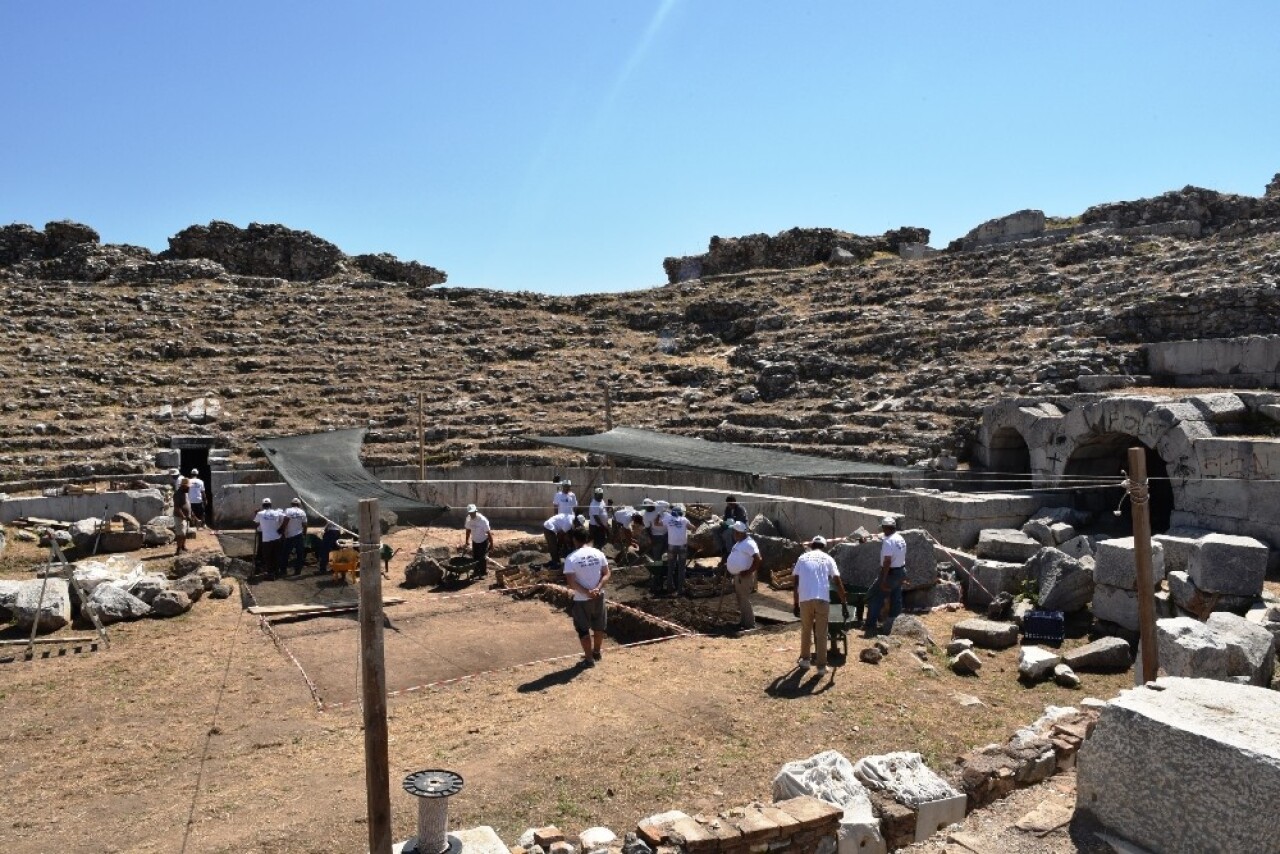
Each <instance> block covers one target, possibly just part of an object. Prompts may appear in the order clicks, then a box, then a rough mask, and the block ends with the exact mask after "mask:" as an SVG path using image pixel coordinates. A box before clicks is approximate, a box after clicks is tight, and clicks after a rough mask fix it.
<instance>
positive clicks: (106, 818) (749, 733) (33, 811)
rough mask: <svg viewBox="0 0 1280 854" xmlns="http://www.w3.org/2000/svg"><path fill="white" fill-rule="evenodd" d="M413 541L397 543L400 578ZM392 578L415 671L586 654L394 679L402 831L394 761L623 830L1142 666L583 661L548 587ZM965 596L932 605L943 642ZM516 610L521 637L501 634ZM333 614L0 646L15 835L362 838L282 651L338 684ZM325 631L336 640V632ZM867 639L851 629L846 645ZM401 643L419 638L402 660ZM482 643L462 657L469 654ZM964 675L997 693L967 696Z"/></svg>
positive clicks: (220, 848) (643, 653) (9, 826)
mask: <svg viewBox="0 0 1280 854" xmlns="http://www.w3.org/2000/svg"><path fill="white" fill-rule="evenodd" d="M519 536H522V535H519ZM198 539H201V540H205V542H203V543H200V544H201V545H202V546H203V545H208V542H207V539H206V538H204V537H202V538H198ZM11 542H12V540H11ZM407 552H408V550H406V552H405V553H402V554H401V555H400V556H398V558H397V562H393V565H392V577H393V578H399V577H400V575H401V574H402V572H401V570H400V569H398V568H397V563H398V562H400V561H401V560H403V558H404V557H405V555H406V554H407ZM164 554H165V555H168V554H169V550H165V552H164ZM38 557H39V552H37V551H36V550H35V549H34V548H33V547H30V546H25V545H24V544H13V545H12V546H11V547H10V549H9V553H8V554H7V555H6V556H5V558H4V560H3V561H2V562H0V576H3V577H24V576H26V575H27V573H26V569H25V567H26V566H27V565H29V564H30V562H32V561H34V560H36V559H38ZM149 563H151V564H153V565H154V566H156V567H157V568H159V567H161V566H163V565H164V563H165V559H164V558H163V557H161V556H160V555H157V554H155V553H152V560H150V561H149ZM386 593H387V595H396V596H403V597H404V598H406V599H407V600H408V602H407V603H406V604H405V605H402V606H395V607H392V608H389V609H388V610H387V614H388V618H389V619H390V620H391V621H392V623H393V624H394V623H395V622H396V621H398V620H404V621H405V622H406V623H409V622H411V621H410V620H409V618H408V616H406V617H403V618H402V617H399V616H397V610H396V609H397V608H403V609H405V610H404V611H403V612H399V613H403V614H405V615H412V614H415V613H416V614H420V616H419V617H418V618H415V620H413V621H412V622H413V623H414V631H415V633H416V634H415V635H414V637H415V639H416V640H415V642H405V643H404V644H402V645H401V646H399V647H393V646H392V642H390V641H389V643H388V650H389V655H391V657H392V658H394V659H397V660H393V661H392V662H391V663H390V664H391V667H392V671H393V672H397V671H396V668H401V669H402V670H406V671H407V672H405V673H404V674H403V675H404V676H405V678H406V679H409V678H412V677H416V676H417V675H418V674H417V673H415V672H413V670H412V664H411V662H412V661H419V662H425V661H431V660H432V659H433V658H434V657H435V656H449V655H453V652H452V651H453V650H456V649H457V648H458V647H460V646H463V647H466V648H467V649H466V653H465V655H466V656H480V657H483V655H485V654H486V652H487V651H489V650H495V649H499V648H501V649H502V657H503V660H504V661H506V660H508V659H509V658H510V657H511V652H512V650H513V649H515V650H520V649H522V648H525V649H527V653H528V654H527V655H525V656H524V657H523V659H522V660H523V661H530V660H533V659H538V658H543V657H545V656H544V654H545V653H548V652H550V653H555V652H557V651H558V650H560V649H567V650H569V651H570V657H569V658H561V659H557V660H552V661H541V662H538V663H533V664H526V665H524V666H518V667H503V668H501V669H497V670H490V672H485V673H481V674H480V675H477V676H474V677H472V678H467V679H462V680H459V681H453V682H449V683H446V684H443V685H439V686H437V687H431V688H426V689H422V690H419V691H415V692H410V693H405V694H401V695H398V696H394V697H392V698H391V700H390V702H389V716H390V721H389V726H390V755H391V768H392V780H391V781H390V787H391V791H392V807H393V813H394V819H395V835H396V837H397V838H406V837H408V836H409V835H410V834H411V832H412V831H413V826H414V821H415V814H416V805H415V803H414V802H413V800H412V799H411V798H410V797H409V796H407V795H405V794H403V793H402V792H401V790H400V785H399V783H400V780H401V779H402V777H403V775H405V774H408V773H409V772H411V771H415V770H419V769H422V768H428V767H442V768H449V769H452V770H456V771H458V772H459V773H461V774H462V775H463V776H464V778H465V779H466V787H465V789H464V790H463V792H462V794H461V795H460V796H458V797H457V798H455V799H454V801H453V802H452V803H451V816H452V821H453V823H454V824H455V826H471V825H476V824H490V825H493V826H495V827H496V828H497V829H498V831H499V833H500V834H501V835H502V836H503V838H505V839H507V840H512V839H514V838H515V836H517V835H518V834H519V833H520V831H522V830H523V829H524V828H525V827H527V826H530V825H540V824H545V823H550V822H554V823H557V824H559V825H560V826H561V827H562V828H564V829H565V830H567V831H574V832H576V831H578V830H581V829H582V828H585V827H587V826H590V825H594V824H604V825H607V826H611V827H613V828H615V829H616V830H618V831H623V830H626V829H630V828H632V827H633V826H634V825H635V823H636V821H637V820H638V819H640V818H642V817H644V816H646V815H649V814H652V813H654V812H658V811H660V810H664V809H669V808H680V809H684V810H686V811H690V812H692V811H713V810H717V809H721V808H725V807H730V806H735V805H738V804H741V803H745V802H747V801H750V800H752V799H758V798H768V797H769V785H770V781H771V779H772V777H773V775H774V774H775V773H776V771H777V768H778V766H779V765H781V764H782V763H783V762H785V761H787V760H790V759H795V758H800V757H804V756H808V755H810V754H812V753H815V752H817V751H819V750H823V749H828V748H835V749H839V750H841V751H843V752H844V753H845V754H846V755H849V756H851V757H854V758H856V757H860V756H863V755H867V754H870V753H879V752H884V751H890V750H917V751H920V752H921V753H923V754H924V756H925V757H926V759H927V760H928V762H929V763H930V764H931V765H932V766H933V767H935V768H938V769H945V768H946V767H947V766H948V765H949V763H950V762H951V761H952V760H953V759H954V757H955V756H956V755H957V754H959V753H960V752H962V751H963V750H965V749H967V748H969V747H972V746H975V745H981V744H986V743H989V742H992V741H997V740H1001V739H1003V738H1005V737H1007V736H1008V735H1009V734H1010V733H1011V732H1012V730H1013V729H1015V728H1016V727H1017V726H1018V725H1021V724H1024V723H1027V722H1029V721H1031V720H1033V719H1035V718H1036V717H1037V716H1038V715H1039V714H1040V713H1041V711H1042V710H1043V708H1044V706H1045V705H1047V704H1057V705H1064V704H1070V703H1072V702H1075V701H1078V700H1079V699H1080V698H1081V697H1082V696H1084V695H1085V694H1086V693H1087V694H1091V695H1095V696H1100V697H1109V696H1112V695H1114V694H1115V692H1116V691H1117V690H1118V689H1120V688H1122V687H1125V686H1127V685H1128V684H1131V676H1129V675H1126V674H1120V675H1117V676H1108V677H1100V676H1086V677H1085V680H1086V681H1085V687H1084V690H1083V691H1069V690H1066V689H1062V688H1059V687H1056V686H1054V685H1052V684H1042V685H1038V686H1035V687H1024V686H1022V685H1021V684H1019V682H1018V681H1017V679H1016V669H1017V668H1016V651H1005V652H1001V653H999V654H996V655H994V656H993V657H991V658H989V659H988V660H987V663H986V667H984V669H983V673H982V676H981V677H979V678H962V677H959V676H956V675H954V674H952V673H950V672H949V671H947V670H946V668H945V660H944V658H943V657H942V655H941V653H939V652H935V653H934V654H933V656H932V663H933V664H934V666H935V667H936V669H937V675H933V676H929V675H926V674H924V673H923V672H922V670H921V665H920V663H919V662H918V661H917V660H916V659H915V658H914V657H913V656H912V655H911V652H910V647H903V648H900V649H896V650H895V651H894V652H893V653H891V654H890V655H889V656H888V657H887V658H886V659H885V661H884V662H882V663H881V664H880V665H878V666H873V665H866V664H861V663H858V662H856V660H854V661H853V662H852V663H850V664H848V665H846V666H843V667H839V668H837V669H836V670H835V671H834V673H833V675H830V676H828V677H826V678H818V677H816V676H815V675H812V671H810V675H808V676H807V677H805V678H801V675H800V674H799V673H797V672H796V671H795V670H794V669H793V664H794V661H795V658H796V653H797V646H798V633H797V631H796V630H795V629H794V628H790V629H788V628H780V629H774V630H768V631H762V632H758V633H751V634H747V635H745V636H742V637H707V636H691V637H682V638H676V639H672V640H668V641H664V642H661V643H656V644H653V645H648V646H639V647H631V648H610V649H607V650H606V654H605V657H604V660H603V662H602V663H601V666H598V667H596V668H594V669H590V670H584V669H581V668H579V667H577V666H575V663H574V658H575V657H576V656H573V655H572V650H573V648H574V644H575V638H574V637H573V633H572V630H571V628H570V625H569V621H568V618H567V617H566V616H565V615H564V614H563V612H561V611H557V610H555V609H553V608H551V607H550V606H547V605H544V604H541V603H537V602H532V601H531V602H525V603H518V604H519V605H521V606H528V607H527V608H525V607H521V608H519V609H517V610H515V611H511V612H507V611H505V610H504V608H505V607H506V606H505V605H503V606H501V607H495V608H494V609H492V610H487V611H486V610H485V609H478V608H471V607H467V608H464V609H461V610H456V609H455V610H451V609H450V606H449V604H448V601H433V599H434V600H439V599H441V597H442V595H443V594H439V593H433V592H431V591H423V590H401V589H398V588H395V587H393V586H389V587H388V589H387V590H386ZM477 598H480V597H477ZM482 598H483V599H484V601H490V602H494V603H495V604H496V603H498V602H500V601H505V600H503V599H501V598H500V597H498V596H494V595H486V596H484V597H482ZM415 609H416V610H415ZM512 614H515V615H516V616H515V617H512V616H511V615H512ZM428 615H429V618H428ZM961 616H963V615H957V614H934V615H930V616H928V617H926V618H925V622H926V624H927V625H928V626H929V628H930V631H931V632H932V633H933V635H934V637H936V638H937V639H939V640H945V639H946V638H947V637H948V636H949V626H950V624H951V623H952V622H954V621H955V620H957V619H959V618H960V617H961ZM513 622H518V623H519V626H520V629H521V631H522V632H523V634H522V635H520V636H519V637H523V638H525V640H524V641H520V640H519V638H516V637H513V638H507V637H504V636H505V635H506V634H508V633H509V632H510V631H511V630H512V624H513ZM437 624H438V625H437ZM539 624H541V625H539ZM321 625H322V624H321V623H319V622H316V621H310V622H300V623H294V624H291V627H290V631H289V632H285V631H281V634H282V635H285V636H284V637H283V638H282V641H283V645H284V649H281V648H279V647H277V644H276V643H275V642H274V641H273V640H272V638H270V637H269V636H268V635H267V633H266V632H264V631H263V629H262V628H261V627H260V625H259V621H258V619H257V618H256V617H253V616H251V615H249V614H248V613H246V612H245V611H244V610H242V607H241V599H240V597H239V596H233V597H232V598H231V599H228V600H223V601H211V600H209V599H208V598H207V597H206V598H205V599H203V600H201V601H200V602H198V603H197V604H196V606H195V607H194V609H193V610H192V611H191V612H190V613H188V614H186V615H184V616H182V617H178V618H175V619H171V620H167V621H158V620H143V621H141V622H137V623H131V624H121V625H117V626H113V627H111V630H110V631H111V647H110V649H108V650H105V651H100V652H97V653H82V654H79V655H69V656H67V657H64V658H55V659H49V660H37V661H34V662H17V663H10V664H4V665H0V738H3V739H4V740H5V742H6V743H7V744H8V745H9V749H8V750H6V751H5V752H4V758H3V760H0V772H2V773H3V780H4V786H3V789H2V790H0V815H3V817H4V818H3V825H0V828H2V832H0V836H3V838H4V839H5V842H6V843H7V844H6V850H7V851H8V852H46V851H60V850H85V849H86V848H88V847H93V848H97V849H100V850H103V851H141V852H153V851H154V852H161V851H163V852H172V851H186V852H196V851H200V852H232V851H234V852H243V851H267V850H270V851H276V852H331V851H358V850H362V847H363V845H364V843H365V838H366V837H365V827H364V824H363V822H364V818H363V816H364V784H363V752H362V731H361V716H360V710H359V708H358V706H357V705H355V704H346V705H337V706H334V707H330V708H327V709H325V710H323V711H322V710H319V709H318V708H317V705H316V703H315V702H314V699H313V697H312V694H311V692H310V690H309V689H308V687H307V684H306V682H305V680H304V678H303V676H302V674H301V672H300V670H299V668H298V666H297V665H295V663H294V662H293V661H292V660H291V659H290V657H289V656H288V655H286V654H285V650H293V649H294V648H295V647H296V648H298V649H302V648H304V647H308V645H310V646H311V647H314V648H308V650H307V651H306V652H304V654H303V655H302V656H300V659H308V658H309V659H312V660H316V661H322V660H324V659H325V657H326V656H327V657H328V659H329V660H330V661H331V662H333V666H332V667H330V668H329V670H331V671H332V672H333V673H335V674H337V675H335V676H333V683H334V686H335V687H334V688H331V690H336V689H340V688H345V687H346V686H347V685H350V686H352V687H354V673H353V669H354V650H353V649H347V648H346V644H347V642H346V640H345V639H343V640H341V642H338V639H340V638H344V637H345V636H346V635H351V634H352V633H351V632H350V631H348V632H345V633H344V632H341V631H332V628H333V627H330V630H329V631H327V632H324V631H319V630H318V628H319V627H320V626H321ZM283 628H284V627H283V626H282V627H280V629H283ZM290 632H296V634H290ZM393 634H394V631H388V632H387V636H388V637H389V638H390V637H391V636H392V635H393ZM326 637H329V638H331V639H333V640H334V641H335V642H334V643H332V644H330V645H329V647H330V648H326V645H325V643H324V639H325V638H326ZM464 638H465V640H464ZM534 641H536V643H534ZM1078 642H1079V641H1073V642H1072V643H1078ZM544 643H545V644H547V646H546V647H543V646H540V645H538V644H544ZM863 643H864V642H862V641H854V642H853V644H852V645H851V653H853V654H852V655H851V658H854V659H856V651H857V649H859V648H861V646H862V645H863ZM424 644H425V646H426V649H422V648H420V646H421V645H424ZM440 647H445V648H446V649H447V650H448V652H442V651H441V650H440V649H439V648H440ZM393 649H394V650H396V651H395V652H394V653H392V650H393ZM407 655H413V656H415V658H413V659H411V660H410V662H409V663H406V661H405V659H404V656H407ZM348 662H349V664H348ZM485 664H486V662H485V661H484V660H481V659H479V658H477V659H472V658H467V659H465V660H460V661H458V662H457V665H458V666H457V670H459V671H461V670H466V669H469V668H471V667H475V668H476V669H478V670H484V669H488V668H485V666H484V665H485ZM342 668H348V670H346V671H345V672H344V671H342ZM348 693H350V691H349V692H348ZM966 695H967V697H977V698H979V699H980V700H981V705H973V706H969V705H962V704H961V703H962V700H966V699H967V697H966ZM89 840H93V842H92V843H90V842H89ZM1064 850H1065V849H1064Z"/></svg>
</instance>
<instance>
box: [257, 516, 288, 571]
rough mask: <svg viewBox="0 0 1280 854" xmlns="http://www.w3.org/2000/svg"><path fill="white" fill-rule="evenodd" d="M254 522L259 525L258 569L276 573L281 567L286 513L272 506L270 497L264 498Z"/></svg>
mask: <svg viewBox="0 0 1280 854" xmlns="http://www.w3.org/2000/svg"><path fill="white" fill-rule="evenodd" d="M253 522H254V524H255V525H257V527H258V537H257V539H258V550H257V560H256V561H255V563H256V565H257V570H258V571H259V572H265V573H267V574H269V575H275V574H276V572H277V571H279V568H280V547H281V546H282V545H283V544H284V513H283V512H281V511H279V510H276V509H275V508H274V507H272V506H271V499H270V498H264V499H262V509H261V510H259V511H258V512H257V513H255V514H254V516H253Z"/></svg>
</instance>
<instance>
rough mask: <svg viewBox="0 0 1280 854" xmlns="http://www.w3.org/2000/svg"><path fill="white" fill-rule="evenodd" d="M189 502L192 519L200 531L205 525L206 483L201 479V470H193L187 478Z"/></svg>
mask: <svg viewBox="0 0 1280 854" xmlns="http://www.w3.org/2000/svg"><path fill="white" fill-rule="evenodd" d="M187 501H189V502H190V503H191V519H192V521H193V522H194V523H195V526H196V529H197V530H198V529H199V528H200V527H201V526H202V525H204V481H203V480H201V479H200V470H199V469H192V470H191V477H189V478H187Z"/></svg>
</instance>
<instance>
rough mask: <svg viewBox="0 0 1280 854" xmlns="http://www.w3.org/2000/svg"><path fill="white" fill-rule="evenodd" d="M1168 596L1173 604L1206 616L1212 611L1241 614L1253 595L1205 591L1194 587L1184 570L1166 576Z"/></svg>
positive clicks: (1252, 598)
mask: <svg viewBox="0 0 1280 854" xmlns="http://www.w3.org/2000/svg"><path fill="white" fill-rule="evenodd" d="M1168 582H1169V596H1170V598H1171V599H1172V600H1173V604H1175V605H1177V606H1178V607H1179V608H1181V609H1182V610H1184V611H1186V612H1188V613H1190V614H1197V615H1199V616H1202V617H1207V616H1208V615H1209V613H1210V612H1212V611H1231V612H1232V613H1236V614H1243V613H1244V612H1245V611H1247V610H1249V607H1250V606H1251V605H1253V603H1254V601H1255V599H1256V597H1254V596H1229V595H1227V594H1224V593H1205V592H1204V591H1202V590H1200V589H1199V588H1198V587H1196V585H1195V582H1193V581H1192V580H1191V576H1189V575H1187V573H1185V572H1171V573H1169V576H1168Z"/></svg>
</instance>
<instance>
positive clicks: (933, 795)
mask: <svg viewBox="0 0 1280 854" xmlns="http://www.w3.org/2000/svg"><path fill="white" fill-rule="evenodd" d="M853 774H854V776H855V777H857V779H858V781H859V782H860V783H862V785H863V786H866V787H867V788H868V789H871V790H872V791H877V792H882V793H884V794H885V795H888V796H889V797H891V798H893V799H894V800H895V801H897V802H898V803H900V804H903V805H904V806H908V807H911V808H913V809H915V808H918V807H919V806H920V804H922V803H925V802H927V801H936V800H941V799H942V798H953V797H955V796H956V795H958V794H960V793H959V792H957V791H956V790H955V789H954V788H952V787H951V784H949V783H948V782H947V781H946V780H943V779H942V778H941V777H939V776H938V775H937V774H935V773H934V772H933V771H932V770H930V768H929V766H928V765H925V764H924V758H923V757H922V756H921V755H920V754H919V753H907V752H898V753H886V754H884V755H881V756H866V757H863V758H862V759H860V760H859V761H858V762H857V764H855V765H854V766H853Z"/></svg>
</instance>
